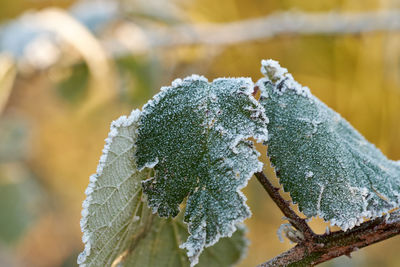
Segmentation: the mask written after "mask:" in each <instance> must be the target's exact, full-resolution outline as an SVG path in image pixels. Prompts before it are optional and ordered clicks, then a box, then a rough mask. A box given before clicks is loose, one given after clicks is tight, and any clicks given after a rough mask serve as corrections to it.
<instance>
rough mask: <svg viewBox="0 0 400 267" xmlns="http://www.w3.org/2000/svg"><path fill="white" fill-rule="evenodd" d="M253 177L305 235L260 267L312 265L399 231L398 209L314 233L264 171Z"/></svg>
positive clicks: (349, 252) (345, 253)
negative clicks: (341, 228) (351, 225)
mask: <svg viewBox="0 0 400 267" xmlns="http://www.w3.org/2000/svg"><path fill="white" fill-rule="evenodd" d="M255 176H256V177H257V179H258V180H259V182H260V183H261V184H262V185H263V187H264V189H265V190H266V191H267V192H268V194H269V195H270V197H271V198H272V199H273V201H274V202H275V203H276V204H277V205H278V207H279V208H280V209H281V211H282V212H283V214H284V215H285V216H286V217H287V218H288V219H289V222H290V223H291V224H292V225H293V227H295V228H296V229H297V230H299V231H301V232H302V233H303V235H304V240H303V241H301V242H300V243H299V244H297V245H296V246H295V247H293V248H292V249H290V250H288V251H286V252H284V253H282V254H280V255H278V256H277V257H275V258H273V259H271V260H269V261H267V262H264V263H262V264H260V265H259V266H262V267H266V266H313V265H316V264H319V263H322V262H325V261H328V260H330V259H333V258H336V257H339V256H342V255H347V256H350V254H351V253H352V252H353V251H356V250H358V249H360V248H363V247H366V246H369V245H372V244H374V243H377V242H380V241H383V240H386V239H388V238H391V237H393V236H396V235H398V234H400V210H397V211H394V212H392V213H391V214H390V218H389V219H385V218H384V217H380V218H377V219H374V220H371V221H367V222H365V223H362V224H361V225H360V226H357V227H354V228H353V229H351V230H348V231H346V232H344V231H337V232H332V233H326V234H323V235H317V234H315V233H314V232H313V231H312V230H311V228H310V227H309V226H308V224H307V223H306V221H305V220H304V219H302V218H300V217H299V216H298V215H297V214H296V213H295V212H294V211H293V210H292V209H291V208H290V205H289V202H288V201H286V200H284V199H283V198H282V196H281V195H280V194H279V189H278V188H275V187H274V186H273V185H272V184H271V182H270V181H269V180H268V178H267V177H266V176H265V174H264V173H262V172H259V173H256V174H255Z"/></svg>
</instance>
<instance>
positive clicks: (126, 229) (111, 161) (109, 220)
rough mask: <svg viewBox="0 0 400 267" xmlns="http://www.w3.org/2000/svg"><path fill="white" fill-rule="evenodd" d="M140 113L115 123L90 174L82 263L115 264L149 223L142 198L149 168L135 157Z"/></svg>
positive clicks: (83, 229) (85, 207)
mask: <svg viewBox="0 0 400 267" xmlns="http://www.w3.org/2000/svg"><path fill="white" fill-rule="evenodd" d="M139 116H140V111H138V110H135V111H133V112H132V114H131V115H130V116H129V117H126V116H122V117H120V118H119V119H118V120H116V121H114V122H113V123H112V124H111V130H110V133H109V136H108V138H107V139H106V145H105V146H104V149H103V155H102V156H101V158H100V162H99V165H98V167H97V173H96V174H94V175H92V176H91V177H90V183H89V186H88V188H87V189H86V192H85V193H86V195H87V198H86V200H85V201H84V202H83V210H82V219H81V229H82V232H83V237H82V241H83V242H84V243H85V250H84V251H83V252H82V253H81V254H80V255H79V257H78V264H79V265H80V266H96V267H97V266H111V264H112V262H113V261H114V260H115V258H116V257H117V256H119V255H120V254H121V253H122V252H123V251H125V250H126V249H128V248H129V247H130V245H131V239H132V236H133V235H134V234H137V233H139V232H140V231H141V230H142V229H143V228H144V226H145V225H146V220H147V219H148V217H149V216H148V215H147V214H148V213H149V209H148V208H147V205H146V203H144V202H143V201H142V187H141V181H142V179H144V178H146V177H147V176H148V171H147V170H146V171H142V172H139V171H138V170H137V168H136V163H135V160H134V156H133V155H134V153H135V146H134V142H135V140H136V131H137V122H138V119H139Z"/></svg>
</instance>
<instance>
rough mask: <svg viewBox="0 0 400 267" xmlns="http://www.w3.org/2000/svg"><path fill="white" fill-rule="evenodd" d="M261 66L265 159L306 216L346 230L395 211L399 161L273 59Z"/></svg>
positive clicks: (399, 199)
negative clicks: (384, 151) (266, 156)
mask: <svg viewBox="0 0 400 267" xmlns="http://www.w3.org/2000/svg"><path fill="white" fill-rule="evenodd" d="M262 64H263V66H262V72H263V73H264V74H265V76H266V78H263V79H261V80H260V81H259V82H258V85H259V87H260V89H261V99H260V103H261V104H262V105H263V106H264V108H265V112H266V115H267V117H268V118H269V120H270V123H269V124H268V131H269V140H268V142H267V144H268V156H269V157H270V159H271V162H272V164H273V166H274V167H275V170H276V173H277V176H278V177H279V178H280V182H281V183H282V184H283V187H284V189H285V191H287V192H290V194H291V197H292V199H293V202H295V203H298V204H299V208H300V209H301V210H302V211H303V212H304V214H305V215H306V216H308V217H312V216H320V217H321V218H323V219H325V220H326V221H330V222H331V224H332V225H338V226H340V227H341V228H343V229H344V230H346V229H350V228H352V227H354V226H356V225H359V224H360V223H361V222H363V220H364V218H367V219H368V218H375V217H379V216H382V214H383V213H387V212H389V211H390V210H391V209H393V208H396V207H398V206H399V203H400V163H399V162H395V161H391V160H388V159H387V158H386V157H385V156H384V155H383V154H382V152H381V151H380V150H378V149H377V148H376V147H375V146H374V145H373V144H370V143H369V142H368V141H367V140H365V138H364V137H363V136H361V135H360V134H359V133H358V132H357V131H356V130H355V129H354V128H353V127H352V126H351V125H350V124H349V123H348V122H347V121H346V120H345V119H343V118H342V117H341V116H340V115H339V114H338V113H336V112H335V111H333V110H332V109H330V108H328V107H327V106H326V105H325V104H324V103H322V102H321V101H320V100H319V99H317V98H316V97H314V96H313V95H311V94H310V93H309V90H308V88H306V87H302V86H301V85H300V84H298V83H297V82H296V81H294V79H293V77H292V75H290V74H289V73H287V70H286V69H285V68H281V67H280V66H279V64H278V63H277V62H276V61H273V60H265V61H263V62H262Z"/></svg>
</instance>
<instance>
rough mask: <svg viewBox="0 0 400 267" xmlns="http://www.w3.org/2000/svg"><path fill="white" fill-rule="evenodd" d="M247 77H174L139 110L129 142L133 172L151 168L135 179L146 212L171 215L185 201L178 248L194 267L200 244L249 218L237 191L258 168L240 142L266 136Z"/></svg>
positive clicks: (249, 144) (252, 151)
mask: <svg viewBox="0 0 400 267" xmlns="http://www.w3.org/2000/svg"><path fill="white" fill-rule="evenodd" d="M252 92H253V83H252V82H251V80H250V79H245V78H238V79H225V78H224V79H217V80H214V81H213V82H212V83H208V82H207V80H206V79H205V78H204V77H199V76H192V77H188V78H186V79H184V80H180V79H178V80H175V81H174V82H173V83H172V86H171V87H164V88H162V91H161V92H160V93H159V94H158V95H156V96H155V97H154V100H152V101H150V102H149V103H148V104H146V105H145V106H144V108H143V115H142V117H141V120H140V127H139V135H138V141H137V154H136V155H137V160H138V167H139V168H144V167H154V169H155V175H154V177H152V178H150V179H148V180H146V181H144V182H143V188H144V192H145V193H146V195H147V197H148V202H149V205H150V207H151V208H152V209H153V212H158V214H159V215H160V216H162V217H168V216H176V215H177V214H178V213H179V205H180V204H181V203H182V201H183V200H184V199H185V198H186V197H187V196H188V200H187V205H186V211H185V218H184V221H185V222H186V223H187V224H188V228H189V233H190V235H189V237H188V239H187V241H186V243H184V244H182V245H181V247H182V248H186V249H187V250H188V252H187V254H188V256H189V259H190V261H191V264H192V265H194V264H196V263H197V261H198V257H199V255H200V253H201V251H202V250H203V248H204V247H208V246H211V245H213V244H214V243H215V242H217V241H218V239H219V238H220V237H225V236H230V235H231V234H232V233H233V232H234V231H235V230H236V227H235V225H236V223H237V222H241V221H243V220H244V219H246V218H247V217H249V216H250V210H249V208H248V207H247V205H246V204H245V201H246V198H245V197H244V195H243V194H242V193H241V192H240V189H241V188H243V187H244V186H245V185H246V184H247V181H248V179H249V178H250V177H251V176H252V175H253V173H254V172H256V171H260V170H261V168H262V163H261V162H259V161H258V156H259V153H258V152H257V151H256V150H255V149H254V148H253V143H252V142H251V141H248V140H247V139H248V138H249V137H254V138H255V139H257V140H258V141H265V140H266V139H267V130H266V123H267V119H266V117H265V115H264V110H263V108H262V107H261V106H260V105H259V104H258V103H257V101H256V100H255V99H254V98H253V96H252Z"/></svg>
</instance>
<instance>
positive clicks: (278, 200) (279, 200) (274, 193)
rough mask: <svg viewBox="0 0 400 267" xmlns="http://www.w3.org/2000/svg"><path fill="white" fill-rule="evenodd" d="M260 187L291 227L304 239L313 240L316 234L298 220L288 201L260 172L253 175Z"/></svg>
mask: <svg viewBox="0 0 400 267" xmlns="http://www.w3.org/2000/svg"><path fill="white" fill-rule="evenodd" d="M254 175H255V176H256V177H257V179H258V181H259V182H260V183H261V185H262V186H263V187H264V189H265V191H267V193H268V195H269V196H270V197H271V198H272V200H273V201H274V202H275V204H276V205H277V206H278V207H279V209H280V210H281V211H282V213H283V214H284V215H285V217H286V218H288V220H289V222H290V224H291V225H293V227H294V228H296V229H297V230H299V231H300V232H301V233H302V234H303V235H304V237H305V238H306V239H310V238H311V239H313V238H314V237H315V236H316V234H315V233H314V232H313V231H312V229H311V228H310V227H309V226H308V224H307V222H306V220H305V219H303V218H300V216H299V215H297V214H296V212H295V211H294V210H293V209H292V208H291V207H290V203H289V201H286V200H285V199H284V198H283V197H282V196H281V194H280V193H279V188H276V187H274V186H273V185H272V184H271V182H270V181H269V180H268V178H267V177H266V175H265V174H264V173H263V172H262V171H261V172H257V173H255V174H254Z"/></svg>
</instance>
